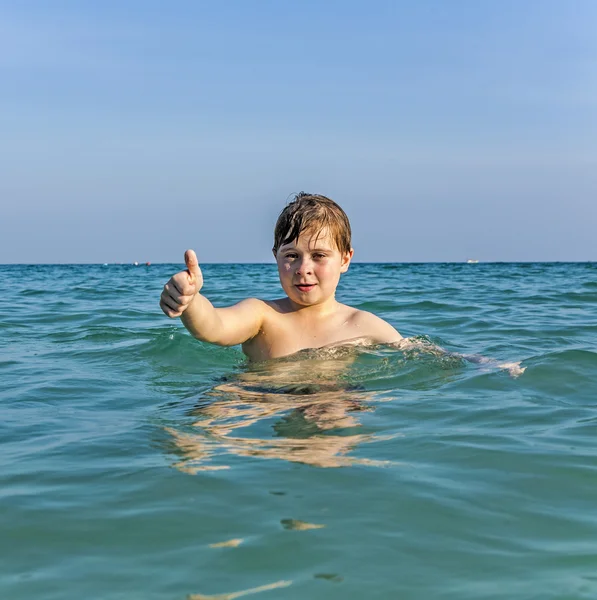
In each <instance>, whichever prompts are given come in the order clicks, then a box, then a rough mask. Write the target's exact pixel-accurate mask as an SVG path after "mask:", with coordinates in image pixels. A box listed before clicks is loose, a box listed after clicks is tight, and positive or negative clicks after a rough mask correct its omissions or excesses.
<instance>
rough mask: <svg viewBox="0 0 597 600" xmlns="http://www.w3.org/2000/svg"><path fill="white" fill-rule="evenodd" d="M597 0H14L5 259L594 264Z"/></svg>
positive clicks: (3, 40)
mask: <svg viewBox="0 0 597 600" xmlns="http://www.w3.org/2000/svg"><path fill="white" fill-rule="evenodd" d="M596 30H597V2H593V0H585V1H581V0H572V1H569V2H564V1H550V0H527V1H525V2H520V1H518V0H516V1H514V0H505V1H500V2H498V1H493V2H489V1H488V2H478V1H476V0H454V1H452V2H445V1H443V0H434V1H426V0H423V1H418V2H412V1H409V2H406V1H405V2H402V1H398V0H396V1H383V2H382V1H375V0H369V1H367V2H365V1H363V2H353V1H343V2H337V1H326V2H323V1H319V2H315V1H301V2H290V1H288V2H284V1H281V0H278V1H257V0H255V1H253V2H246V1H228V2H215V1H212V2H200V1H191V0H188V1H179V2H173V3H165V2H153V1H147V0H145V1H143V2H140V1H139V2H136V1H135V2H132V1H128V0H120V1H118V2H112V1H103V2H101V3H100V2H91V1H72V2H64V1H59V0H55V1H54V2H51V3H50V2H41V1H39V2H26V1H24V2H20V3H16V2H3V1H2V0H0V202H1V211H0V263H48V262H81V263H85V262H132V261H134V260H138V261H147V260H149V261H152V262H180V261H182V255H183V252H184V250H185V249H186V248H188V247H191V248H194V249H195V250H196V251H197V253H198V255H199V258H200V261H203V262H262V261H270V260H271V254H270V248H271V245H272V231H273V225H274V223H275V220H276V217H277V215H278V213H279V211H280V210H281V209H282V207H283V206H284V204H285V202H286V201H287V199H288V198H289V197H290V196H291V195H292V194H293V193H296V192H299V191H301V190H306V191H309V192H315V193H322V194H326V195H328V196H330V197H332V198H334V199H335V200H336V201H338V202H339V203H340V204H341V205H342V206H343V207H344V208H345V210H346V212H347V213H348V215H349V217H350V218H351V222H352V225H353V231H354V238H353V243H354V246H355V251H356V253H355V260H358V261H365V262H367V261H461V260H466V259H467V258H477V259H479V260H482V261H492V260H498V261H510V260H521V261H532V260H597V244H596V243H595V241H594V240H595V237H596V233H595V232H596V230H597V35H595V31H596Z"/></svg>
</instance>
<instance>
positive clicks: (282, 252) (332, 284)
mask: <svg viewBox="0 0 597 600" xmlns="http://www.w3.org/2000/svg"><path fill="white" fill-rule="evenodd" d="M352 254H353V250H352V249H351V251H350V252H347V253H341V252H340V251H339V250H338V248H337V247H336V243H335V242H334V240H333V239H332V237H331V236H330V235H329V232H328V231H327V229H323V230H321V231H319V232H317V231H315V232H303V233H301V234H300V235H299V238H298V239H297V240H295V241H294V242H290V243H288V244H284V245H283V246H280V248H278V252H277V253H276V255H275V256H276V262H277V263H278V273H279V275H280V283H281V284H282V288H283V289H284V291H285V292H286V294H287V296H288V297H289V298H290V300H292V301H293V302H294V303H295V304H298V305H300V306H311V305H314V304H322V303H323V302H325V301H326V300H329V299H330V298H334V294H335V292H336V287H337V286H338V281H340V274H341V273H345V272H346V271H347V270H348V266H349V265H350V259H351V258H352Z"/></svg>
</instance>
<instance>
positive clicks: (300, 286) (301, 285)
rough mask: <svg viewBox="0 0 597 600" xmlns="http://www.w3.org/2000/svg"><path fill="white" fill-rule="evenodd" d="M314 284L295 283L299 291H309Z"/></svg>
mask: <svg viewBox="0 0 597 600" xmlns="http://www.w3.org/2000/svg"><path fill="white" fill-rule="evenodd" d="M315 285H316V284H314V283H297V284H296V286H295V287H297V288H298V289H299V290H300V291H301V292H310V291H311V290H312V289H313V288H314V287H315Z"/></svg>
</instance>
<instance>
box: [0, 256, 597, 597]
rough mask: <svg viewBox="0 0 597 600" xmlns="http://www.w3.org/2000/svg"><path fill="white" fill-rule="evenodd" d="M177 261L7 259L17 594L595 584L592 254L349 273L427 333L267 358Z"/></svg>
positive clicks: (566, 592) (2, 519)
mask: <svg viewBox="0 0 597 600" xmlns="http://www.w3.org/2000/svg"><path fill="white" fill-rule="evenodd" d="M202 268H203V274H204V278H205V286H204V289H203V293H204V294H205V295H206V296H207V297H208V298H209V299H210V300H211V301H212V302H213V303H214V304H215V305H216V306H226V305H230V304H233V303H235V302H237V301H239V300H241V299H243V298H245V297H249V296H252V297H259V298H263V299H274V298H276V297H280V296H281V295H282V291H281V288H280V285H279V281H278V278H277V272H276V269H275V265H273V264H213V265H209V264H208V265H203V266H202ZM180 269H181V265H174V264H158V265H156V264H153V265H112V264H110V265H39V266H33V265H9V266H6V265H5V266H0V291H1V293H0V598H2V599H6V600H33V599H40V600H75V599H76V600H90V599H98V600H205V599H209V598H211V599H219V600H232V599H234V598H241V597H243V598H244V597H251V598H252V597H254V598H256V599H257V598H259V599H261V598H263V600H268V599H272V600H274V599H283V600H286V599H288V600H290V599H293V600H294V599H296V600H298V599H301V600H304V599H326V600H327V599H342V600H347V599H354V600H357V599H358V600H368V599H380V600H385V599H400V600H435V599H437V600H490V599H491V600H493V599H495V600H497V599H504V600H506V599H507V600H526V599H528V600H531V599H537V600H548V599H553V600H556V599H557V600H577V599H578V600H580V599H586V600H595V598H597V264H595V263H569V264H567V263H518V264H507V263H495V264H489V263H488V264H484V263H478V264H466V263H462V264H353V265H352V266H351V268H350V270H349V272H348V273H347V274H346V275H344V276H343V279H342V281H341V283H340V286H339V288H338V293H337V298H338V299H339V300H340V301H341V302H345V303H347V304H350V305H352V306H355V307H358V308H360V309H363V310H367V311H371V312H373V313H375V314H377V315H379V316H380V317H383V318H384V319H386V320H387V321H389V322H390V323H391V324H392V325H394V326H395V327H396V328H397V329H398V331H400V332H401V333H402V335H403V336H405V337H406V338H408V339H407V342H405V343H403V344H400V345H390V346H338V347H334V348H328V349H319V350H305V351H302V352H299V353H298V354H295V355H293V356H289V357H285V358H283V359H278V360H273V361H269V362H265V363H257V364H249V363H247V362H246V360H245V358H244V356H243V354H242V352H241V350H240V348H239V347H232V348H223V347H217V346H211V345H208V344H204V343H202V342H199V341H197V340H195V339H193V338H192V337H191V336H190V335H189V334H188V332H187V331H186V330H185V329H184V327H183V326H182V324H181V322H180V320H179V319H169V318H167V317H166V316H165V315H164V314H163V313H162V312H161V310H160V308H159V305H158V303H159V296H160V293H161V289H162V287H163V285H164V283H165V282H166V281H167V280H168V278H169V277H170V276H171V275H172V274H173V273H175V272H177V271H178V270H180Z"/></svg>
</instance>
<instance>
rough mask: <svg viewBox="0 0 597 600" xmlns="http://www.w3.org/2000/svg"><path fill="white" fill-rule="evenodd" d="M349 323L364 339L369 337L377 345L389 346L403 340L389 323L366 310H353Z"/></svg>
mask: <svg viewBox="0 0 597 600" xmlns="http://www.w3.org/2000/svg"><path fill="white" fill-rule="evenodd" d="M349 323H350V325H351V327H354V328H355V329H358V330H359V333H360V334H361V335H362V336H363V337H369V338H371V339H372V341H374V342H375V343H377V344H389V343H392V342H397V341H399V340H401V339H402V336H401V335H400V334H399V333H398V332H397V331H396V329H394V327H392V326H391V325H390V324H389V323H388V322H387V321H384V320H383V319H382V318H380V317H378V316H377V315H374V314H373V313H370V312H368V311H366V310H359V309H358V308H353V309H352V311H351V314H350V316H349Z"/></svg>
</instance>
